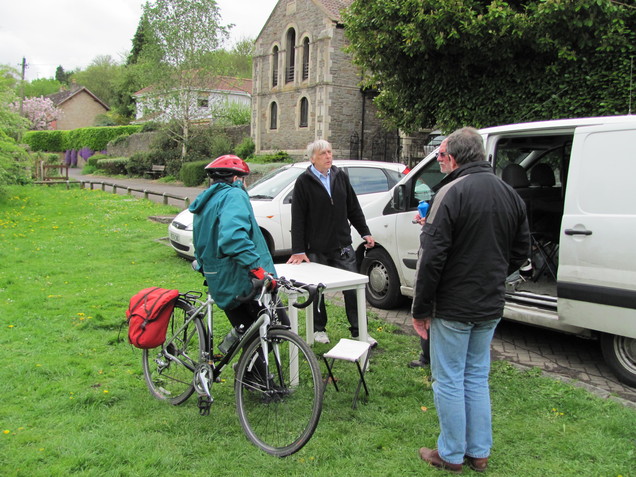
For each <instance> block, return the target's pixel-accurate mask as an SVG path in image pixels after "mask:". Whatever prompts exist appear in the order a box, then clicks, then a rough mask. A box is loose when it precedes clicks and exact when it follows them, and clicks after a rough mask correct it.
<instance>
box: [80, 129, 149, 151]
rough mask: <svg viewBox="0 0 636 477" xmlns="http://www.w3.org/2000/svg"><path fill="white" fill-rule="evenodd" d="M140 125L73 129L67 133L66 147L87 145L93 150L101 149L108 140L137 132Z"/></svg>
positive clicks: (104, 147)
mask: <svg viewBox="0 0 636 477" xmlns="http://www.w3.org/2000/svg"><path fill="white" fill-rule="evenodd" d="M140 129H141V126H115V127H99V128H80V129H73V130H72V131H69V133H68V148H69V149H78V150H79V149H81V148H83V147H89V148H91V149H92V150H93V151H103V150H105V149H106V146H107V145H108V143H109V142H110V141H112V140H113V139H115V138H116V137H118V136H122V135H124V136H130V135H131V134H133V133H136V132H138V131H139V130H140Z"/></svg>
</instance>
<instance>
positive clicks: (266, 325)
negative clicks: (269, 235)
mask: <svg viewBox="0 0 636 477" xmlns="http://www.w3.org/2000/svg"><path fill="white" fill-rule="evenodd" d="M194 266H195V265H193V267H194ZM272 280H273V277H271V276H269V277H266V278H265V279H264V280H257V279H253V280H252V284H253V288H252V292H251V293H250V294H248V296H245V297H240V298H238V299H239V300H240V301H247V300H251V299H254V298H255V297H256V295H259V296H258V298H257V300H258V301H259V303H260V304H261V305H262V307H263V308H262V310H261V311H260V313H259V315H258V318H257V320H256V321H255V322H254V323H253V324H252V325H251V326H250V327H249V328H248V329H247V330H245V332H244V333H242V334H241V335H240V336H239V338H238V340H237V341H236V342H235V343H234V344H233V345H231V346H230V348H229V349H228V350H227V352H226V354H214V352H213V351H214V328H213V314H212V306H213V304H214V301H213V299H212V298H211V296H210V295H209V293H208V294H207V299H205V300H202V298H201V297H202V295H203V293H201V292H193V291H189V292H187V293H184V294H181V295H179V298H178V299H177V301H176V303H175V307H174V311H173V313H172V316H171V317H170V323H169V325H168V333H167V337H166V341H165V342H164V344H163V345H162V346H161V347H158V348H154V349H144V350H143V356H142V364H143V372H144V378H145V380H146V384H147V385H148V389H149V390H150V393H151V394H152V395H153V396H154V397H156V398H157V399H160V400H165V401H168V402H170V403H171V404H173V405H179V404H183V403H184V402H186V401H187V400H188V399H189V398H190V396H191V395H192V394H193V393H194V392H195V391H196V392H197V394H198V395H199V398H198V406H199V412H200V414H201V415H208V414H209V413H210V407H211V405H212V402H213V401H214V398H213V397H212V394H211V388H212V384H213V383H214V382H220V376H221V373H222V372H223V370H224V369H225V368H226V367H227V366H228V365H229V363H230V362H231V361H232V359H233V358H234V357H235V356H236V355H237V354H238V353H239V351H241V350H242V354H241V356H240V358H239V359H238V362H237V363H236V364H235V365H233V369H234V370H235V381H234V390H235V399H236V409H237V412H238V416H239V421H240V423H241V426H242V428H243V431H244V432H245V434H246V435H247V437H248V439H249V440H250V441H251V442H252V443H254V444H255V445H256V446H258V447H259V448H261V449H262V450H263V451H265V452H267V453H268V454H271V455H274V456H278V457H285V456H288V455H291V454H293V453H295V452H297V451H298V450H300V449H301V448H302V447H303V446H304V445H305V444H306V443H307V442H308V441H309V439H310V438H311V436H312V435H313V434H314V431H315V430H316V427H317V425H318V420H319V419H320V414H321V412H322V400H323V381H322V374H321V371H320V366H319V364H318V360H317V359H316V356H315V355H314V353H313V351H312V350H311V348H310V347H309V345H308V344H307V343H305V341H303V339H302V338H301V337H300V336H298V335H297V334H296V333H294V332H293V331H291V330H290V328H289V326H286V325H283V324H281V322H280V319H279V316H278V311H277V308H278V307H280V306H282V305H281V303H280V299H279V298H278V297H277V295H276V292H275V291H272V290H270V288H271V286H270V285H271V283H272ZM276 282H277V283H278V287H280V288H284V289H286V290H288V291H293V292H296V293H308V298H307V299H306V300H305V302H304V303H295V304H294V306H296V307H297V308H305V307H307V306H309V305H310V304H311V303H312V302H313V300H314V299H316V296H318V297H319V296H320V293H322V290H323V289H324V285H322V284H320V285H306V284H302V283H298V282H295V281H293V280H287V279H286V278H284V277H280V278H277V279H276Z"/></svg>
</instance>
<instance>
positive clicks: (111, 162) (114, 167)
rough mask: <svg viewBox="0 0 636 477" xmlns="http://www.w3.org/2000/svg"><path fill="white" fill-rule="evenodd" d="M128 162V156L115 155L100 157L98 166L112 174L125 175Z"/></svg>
mask: <svg viewBox="0 0 636 477" xmlns="http://www.w3.org/2000/svg"><path fill="white" fill-rule="evenodd" d="M127 164H128V158H127V157H115V158H108V159H100V160H98V161H97V168H98V169H101V170H102V171H105V172H106V173H108V174H111V175H114V176H115V175H120V174H121V175H125V174H126V165H127Z"/></svg>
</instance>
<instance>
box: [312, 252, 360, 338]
mask: <svg viewBox="0 0 636 477" xmlns="http://www.w3.org/2000/svg"><path fill="white" fill-rule="evenodd" d="M307 258H309V260H311V261H312V262H316V263H320V264H322V265H328V266H330V267H335V268H340V269H342V270H347V271H349V272H353V273H358V265H357V263H356V254H355V253H354V251H353V247H351V245H349V246H347V247H345V248H343V249H338V250H333V251H330V252H324V253H322V252H321V253H314V252H309V253H307ZM342 294H343V295H344V302H345V310H346V312H347V319H348V320H349V325H350V326H349V331H350V332H351V336H353V337H354V338H357V337H358V333H359V332H358V301H357V298H356V291H355V290H346V291H343V292H342ZM313 306H314V331H325V329H326V326H327V309H326V308H325V298H324V296H323V297H322V298H321V300H320V303H314V305H313Z"/></svg>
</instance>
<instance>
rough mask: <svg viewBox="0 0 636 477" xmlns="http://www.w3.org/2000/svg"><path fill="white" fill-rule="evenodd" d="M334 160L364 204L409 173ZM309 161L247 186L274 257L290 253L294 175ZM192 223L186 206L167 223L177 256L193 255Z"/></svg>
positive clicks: (392, 167)
mask: <svg viewBox="0 0 636 477" xmlns="http://www.w3.org/2000/svg"><path fill="white" fill-rule="evenodd" d="M333 163H334V165H335V166H337V167H339V168H340V169H342V170H344V171H345V172H346V173H347V174H348V175H349V180H350V181H351V186H352V187H353V189H354V190H355V191H356V194H357V195H358V200H359V201H360V205H361V206H363V207H364V205H365V204H367V203H369V202H371V201H373V200H374V199H375V198H377V197H378V195H380V194H382V193H383V192H386V191H388V190H390V189H391V188H392V187H393V186H394V185H395V184H397V183H398V182H399V181H400V180H401V179H402V177H403V176H404V174H406V173H407V172H408V169H407V167H406V166H405V165H404V164H399V163H391V162H378V161H364V160H335V161H333ZM309 164H310V163H309V162H297V163H294V164H289V165H286V166H283V167H281V168H279V169H276V170H274V171H272V172H270V173H269V174H267V175H266V176H265V177H263V178H262V179H260V180H259V181H257V182H255V183H254V184H251V185H250V186H248V188H247V191H248V193H249V195H250V201H251V202H252V207H253V208H254V214H255V216H256V220H257V221H258V224H259V226H260V227H261V230H262V231H263V235H264V236H265V239H266V240H267V244H268V246H269V249H270V252H271V253H272V255H274V256H278V255H289V254H290V253H291V199H292V191H293V189H294V184H295V183H296V178H297V177H298V176H299V175H300V174H302V173H303V171H304V170H305V169H307V167H309ZM367 219H368V217H367ZM192 223H193V217H192V213H191V212H190V211H189V210H188V209H186V210H184V211H182V212H181V213H180V214H179V215H177V216H176V217H175V218H174V220H173V221H172V223H171V224H170V225H169V226H168V234H169V237H170V244H171V245H172V247H173V248H174V249H175V251H176V252H177V253H178V254H179V255H181V256H183V257H185V258H189V259H192V258H194V247H193V245H192Z"/></svg>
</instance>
